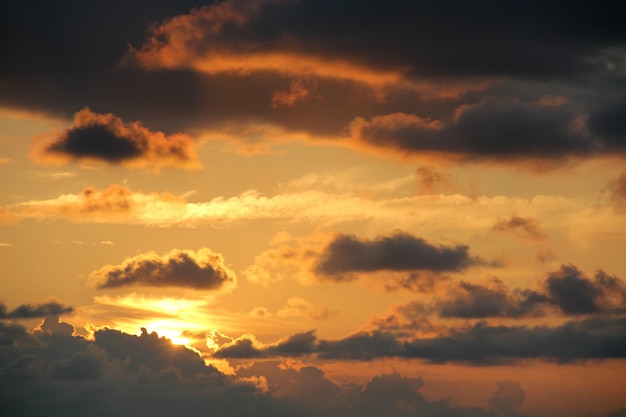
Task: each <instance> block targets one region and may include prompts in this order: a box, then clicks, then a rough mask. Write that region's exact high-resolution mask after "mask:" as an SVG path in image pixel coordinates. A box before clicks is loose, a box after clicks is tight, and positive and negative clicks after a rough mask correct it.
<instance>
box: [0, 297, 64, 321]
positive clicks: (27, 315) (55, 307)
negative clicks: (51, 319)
mask: <svg viewBox="0 0 626 417" xmlns="http://www.w3.org/2000/svg"><path fill="white" fill-rule="evenodd" d="M73 311H74V308H73V307H70V306H65V305H63V304H61V303H59V302H57V301H47V302H43V303H29V304H21V305H19V306H17V307H15V308H13V309H12V310H7V307H6V306H5V305H4V304H3V303H0V319H34V318H43V317H47V316H60V315H62V314H69V313H71V312H73Z"/></svg>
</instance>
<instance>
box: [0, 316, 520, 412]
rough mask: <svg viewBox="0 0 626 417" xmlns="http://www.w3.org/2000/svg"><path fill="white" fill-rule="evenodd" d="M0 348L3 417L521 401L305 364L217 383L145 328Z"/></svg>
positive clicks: (494, 408)
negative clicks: (333, 373)
mask: <svg viewBox="0 0 626 417" xmlns="http://www.w3.org/2000/svg"><path fill="white" fill-rule="evenodd" d="M64 324H66V325H67V323H64ZM298 338H304V339H307V338H310V333H309V334H307V333H305V334H303V335H300V336H294V337H292V338H291V339H290V340H288V341H286V342H284V343H289V344H291V345H292V347H293V348H294V350H298V349H302V347H299V348H298V347H296V346H297V345H301V346H307V341H300V340H298ZM0 340H2V349H0V400H1V404H2V406H1V407H2V410H3V411H4V412H5V413H7V414H8V415H41V414H45V415H49V416H53V417H56V416H79V415H93V416H103V417H104V416H110V415H115V414H118V415H134V416H139V417H143V416H151V417H154V416H156V417H160V416H171V415H172V413H174V414H184V415H186V416H192V417H193V416H198V417H199V416H206V415H207V414H210V415H216V416H231V415H251V414H253V415H257V416H260V417H270V416H272V417H280V416H285V417H287V416H293V415H299V416H309V417H321V416H325V417H340V416H341V417H346V416H347V417H353V416H354V417H356V416H359V417H379V416H381V415H388V416H395V417H409V416H412V415H415V410H419V412H420V415H423V416H425V417H437V416H441V415H455V416H459V417H477V416H487V417H496V416H501V415H503V414H502V413H503V412H505V411H516V410H517V409H518V407H519V406H520V405H521V404H522V403H523V401H524V390H523V388H522V387H521V386H520V385H519V384H517V383H515V382H511V381H500V382H498V383H497V385H496V388H495V390H494V391H493V393H492V394H491V396H489V397H488V398H484V402H483V404H484V407H463V406H457V405H453V404H454V402H453V401H448V400H443V401H442V400H429V399H427V398H426V397H425V396H424V395H423V394H422V393H421V392H420V390H421V389H422V388H423V387H424V385H425V383H428V382H427V381H426V382H425V381H424V379H423V378H422V377H419V376H418V377H407V376H403V375H400V374H399V373H396V372H393V373H384V374H380V375H375V376H373V377H371V378H368V379H367V380H365V381H364V382H363V383H359V384H340V383H338V382H336V381H333V380H332V379H330V378H328V377H327V376H326V375H325V374H324V372H323V371H322V370H321V369H319V368H317V367H315V366H312V365H303V366H297V367H293V366H290V365H289V363H279V362H276V361H260V362H255V363H248V364H247V365H245V366H241V367H239V368H238V369H237V371H236V374H234V375H224V374H222V373H221V372H219V371H218V370H217V369H215V368H214V367H212V366H207V365H206V364H205V363H204V361H203V360H202V358H201V357H200V356H199V355H198V354H197V352H195V351H192V350H190V349H187V348H185V347H183V346H176V345H172V344H171V343H170V341H169V340H167V339H165V338H163V337H159V336H158V335H157V334H156V333H149V332H147V331H146V330H145V329H142V331H141V334H139V335H131V334H127V333H123V332H120V331H118V330H112V329H108V328H103V329H100V330H97V331H96V332H95V333H94V335H93V338H92V339H91V340H89V339H84V338H82V337H80V336H72V335H71V333H70V334H68V333H66V332H55V331H40V330H36V331H34V332H32V333H31V332H28V331H26V329H25V328H24V327H22V326H19V325H16V324H10V323H9V324H7V323H5V322H0ZM494 382H495V381H494ZM320 398H324V401H319V399H320ZM519 415H520V417H523V415H522V414H519Z"/></svg>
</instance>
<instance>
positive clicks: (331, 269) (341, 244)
mask: <svg viewBox="0 0 626 417" xmlns="http://www.w3.org/2000/svg"><path fill="white" fill-rule="evenodd" d="M480 264H485V261H483V260H481V259H479V258H476V257H472V256H471V255H470V254H469V248H468V247H467V246H464V245H454V246H440V245H433V244H431V243H429V242H427V241H426V240H424V239H422V238H419V237H416V236H413V235H411V234H409V233H406V232H395V233H394V234H392V235H389V236H379V237H377V238H375V239H372V240H367V239H360V238H358V237H357V236H353V235H342V234H339V235H337V236H335V237H334V238H333V240H332V241H331V242H330V243H329V244H328V245H327V246H326V247H325V248H324V249H323V250H322V252H321V254H320V255H319V257H318V259H317V260H316V261H315V263H314V265H313V271H314V272H315V273H316V274H317V275H319V276H320V277H322V278H325V279H330V280H334V281H342V280H346V279H353V278H354V275H353V274H354V273H359V272H375V271H385V270H388V271H419V270H425V271H432V272H458V271H462V270H464V269H466V268H468V267H469V266H472V265H480Z"/></svg>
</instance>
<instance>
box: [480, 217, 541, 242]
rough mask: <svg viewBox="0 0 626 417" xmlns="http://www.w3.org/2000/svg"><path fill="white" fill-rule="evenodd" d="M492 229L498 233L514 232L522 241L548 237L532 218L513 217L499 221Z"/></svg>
mask: <svg viewBox="0 0 626 417" xmlns="http://www.w3.org/2000/svg"><path fill="white" fill-rule="evenodd" d="M492 229H493V230H495V231H497V232H507V231H512V232H514V233H515V234H516V235H517V236H519V237H520V238H522V239H529V240H543V239H545V237H546V235H545V234H544V233H543V232H542V231H541V228H540V225H539V222H538V221H537V219H533V218H532V217H522V216H516V215H513V216H511V217H509V218H508V219H498V220H497V221H496V222H495V224H494V225H493V227H492Z"/></svg>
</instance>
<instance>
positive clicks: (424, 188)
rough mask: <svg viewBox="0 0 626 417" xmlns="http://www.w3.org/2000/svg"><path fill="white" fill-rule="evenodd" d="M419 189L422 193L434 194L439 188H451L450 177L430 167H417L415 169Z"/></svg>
mask: <svg viewBox="0 0 626 417" xmlns="http://www.w3.org/2000/svg"><path fill="white" fill-rule="evenodd" d="M417 178H418V181H419V190H420V192H421V193H422V194H434V193H435V192H436V191H438V190H439V189H446V190H450V189H452V188H453V184H452V181H451V180H450V178H449V177H448V176H447V175H446V174H444V173H442V172H439V171H437V170H436V169H435V168H432V167H427V166H423V167H419V168H418V169H417Z"/></svg>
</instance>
